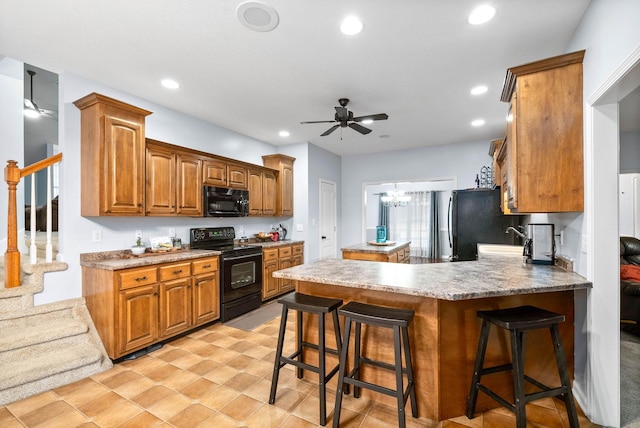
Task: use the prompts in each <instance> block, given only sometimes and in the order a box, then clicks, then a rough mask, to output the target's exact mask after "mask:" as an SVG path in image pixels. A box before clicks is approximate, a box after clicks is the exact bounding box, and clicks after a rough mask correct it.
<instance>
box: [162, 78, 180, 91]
mask: <svg viewBox="0 0 640 428" xmlns="http://www.w3.org/2000/svg"><path fill="white" fill-rule="evenodd" d="M160 83H162V86H164V87H165V88H167V89H178V88H179V87H180V84H179V83H178V82H176V81H175V80H173V79H162V82H160Z"/></svg>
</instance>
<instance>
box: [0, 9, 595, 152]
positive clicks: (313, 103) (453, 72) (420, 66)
mask: <svg viewBox="0 0 640 428" xmlns="http://www.w3.org/2000/svg"><path fill="white" fill-rule="evenodd" d="M486 2H487V3H490V4H493V5H494V6H495V7H496V8H497V14H496V17H495V18H494V19H493V20H492V21H490V22H489V23H488V24H484V25H481V26H471V25H469V24H468V23H467V21H466V19H467V15H468V14H469V12H470V11H471V10H472V9H473V8H474V7H475V6H476V5H478V4H479V1H478V0H456V1H446V0H403V1H401V2H391V1H388V0H387V1H384V0H352V1H344V0H323V1H299V0H298V1H294V0H265V3H267V4H269V5H271V6H273V7H274V8H275V10H276V11H277V13H278V15H279V25H278V26H277V28H275V29H274V30H273V31H270V32H256V31H252V30H250V29H248V28H247V27H245V26H243V25H242V24H241V23H240V22H239V21H238V19H237V17H236V8H237V6H238V5H239V4H241V3H242V0H233V1H232V0H227V1H213V0H191V1H189V2H184V1H179V0H137V1H134V2H132V1H130V0H110V1H99V0H66V1H62V2H52V1H45V0H31V1H24V0H3V2H2V4H3V10H5V11H10V13H2V14H0V55H6V56H8V57H12V58H14V59H17V60H20V61H23V62H25V63H27V64H32V65H34V66H36V67H40V68H42V69H46V70H50V71H52V72H54V73H61V72H63V71H65V72H70V73H73V74H76V75H79V76H82V77H85V78H87V79H90V80H93V81H96V82H99V83H101V84H104V85H107V86H110V87H113V88H115V89H118V90H121V91H124V92H127V93H130V94H133V95H135V96H138V97H141V98H144V99H148V100H150V101H153V102H156V103H159V104H161V105H164V106H167V107H170V108H173V109H175V110H178V111H182V112H185V113H187V114H190V115H193V116H196V117H199V118H202V119H205V120H207V121H210V122H213V123H216V124H218V125H221V126H224V127H226V128H229V129H232V130H235V131H237V132H240V133H242V134H245V135H248V136H251V137H254V138H256V139H259V140H262V141H266V142H268V143H271V144H275V145H281V144H290V143H297V142H306V141H309V142H311V143H313V144H316V145H318V146H320V147H323V148H325V149H327V150H329V151H331V152H334V153H337V154H340V155H351V154H359V153H372V152H381V151H388V150H398V149H407V148H415V147H423V146H429V145H440V144H450V143H457V142H468V141H483V140H486V141H489V140H491V139H495V138H501V137H502V136H503V135H504V132H505V115H506V111H507V105H506V104H505V103H502V102H500V101H499V98H500V92H501V89H502V83H503V79H504V76H505V73H506V69H507V68H508V67H512V66H517V65H521V64H525V63H528V62H531V61H536V60H539V59H542V58H546V57H550V56H555V55H559V54H562V53H564V52H565V49H566V47H567V44H568V42H569V40H570V38H571V36H572V34H573V32H574V30H575V28H576V26H577V24H578V22H579V21H580V19H581V18H582V15H583V13H584V11H585V9H586V7H587V6H588V4H589V0H563V1H559V0H536V1H532V0H487V1H486ZM350 14H355V15H358V16H359V17H360V18H361V19H362V20H363V21H364V30H363V32H362V33H361V34H360V35H357V36H350V37H348V36H344V35H342V34H341V33H340V32H339V30H338V26H339V23H340V21H341V19H342V18H344V17H345V16H347V15H350ZM587 55H588V52H587ZM165 77H171V78H174V79H176V80H177V81H179V82H180V84H181V88H180V89H178V90H177V91H170V90H167V89H164V88H162V87H161V86H160V85H159V81H160V80H161V79H162V78H165ZM477 84H485V85H487V86H488V87H489V91H488V93H486V94H485V95H482V96H480V97H472V96H471V95H469V90H470V89H471V88H472V87H473V86H475V85H477ZM341 97H346V98H350V99H351V102H350V104H349V109H350V110H352V111H353V113H354V115H356V116H359V115H366V114H374V113H382V112H384V113H387V114H388V115H389V119H388V120H386V121H377V122H374V123H373V124H371V125H368V127H370V128H371V129H372V130H373V132H372V133H371V134H369V135H366V136H363V135H360V134H358V133H357V132H355V131H354V130H352V129H349V128H346V129H338V130H337V131H335V132H334V133H332V134H331V135H330V136H327V137H320V134H321V133H322V132H324V131H325V130H326V129H328V128H329V127H330V126H331V124H307V125H301V124H300V122H301V121H310V120H332V119H333V115H334V112H335V111H334V108H333V107H334V106H336V105H338V98H341ZM36 102H37V99H36ZM477 118H483V119H485V120H486V125H485V126H484V127H480V128H474V127H472V126H471V125H470V123H471V121H472V120H474V119H477ZM282 129H286V130H288V131H289V132H290V133H291V135H290V136H289V137H287V138H282V137H279V136H278V132H279V131H280V130H282ZM341 131H342V132H341ZM341 138H342V139H341ZM487 147H488V145H487Z"/></svg>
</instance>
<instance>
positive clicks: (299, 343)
mask: <svg viewBox="0 0 640 428" xmlns="http://www.w3.org/2000/svg"><path fill="white" fill-rule="evenodd" d="M278 303H280V304H281V305H282V316H281V317H280V331H279V333H278V345H277V348H276V357H275V362H274V365H273V375H272V378H271V392H270V394H269V404H273V403H275V401H276V390H277V388H278V377H279V374H280V369H281V368H282V367H284V366H285V365H287V364H291V365H292V366H295V367H296V375H297V377H298V379H302V376H303V372H304V370H309V371H311V372H313V373H317V374H318V389H319V398H320V425H323V426H324V425H326V423H327V405H326V400H327V393H326V391H327V390H326V385H327V382H328V381H329V380H330V379H331V378H332V377H333V376H334V375H335V374H336V373H338V364H336V366H335V367H333V368H332V369H331V370H329V372H328V373H327V368H326V354H328V353H329V354H334V355H336V356H339V355H340V351H341V349H342V348H341V346H342V338H341V335H340V321H339V319H338V308H339V307H340V306H341V305H342V300H340V299H330V298H326V297H318V296H310V295H308V294H302V293H290V294H287V295H285V296H284V297H282V298H280V299H278ZM289 309H292V310H295V311H298V316H297V320H296V335H297V338H296V350H295V352H294V353H293V354H291V355H289V356H285V355H282V350H283V348H284V337H285V333H286V331H287V316H288V313H289ZM304 313H308V314H311V315H314V316H317V317H318V343H317V344H315V343H310V342H307V341H304V340H302V334H303V328H302V323H303V314H304ZM328 313H330V314H331V315H332V317H333V332H334V334H335V338H336V348H337V349H331V348H327V347H326V346H325V319H324V317H325V314H328ZM304 349H313V350H316V351H318V365H317V366H312V365H310V364H307V363H305V361H304ZM345 393H348V391H345Z"/></svg>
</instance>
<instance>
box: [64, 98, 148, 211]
mask: <svg viewBox="0 0 640 428" xmlns="http://www.w3.org/2000/svg"><path fill="white" fill-rule="evenodd" d="M74 105H75V106H76V107H78V109H80V112H81V113H80V163H81V178H80V183H81V184H80V185H81V191H80V213H81V215H83V216H121V215H144V168H145V167H144V162H145V159H144V156H145V152H144V129H145V117H146V116H148V115H149V114H151V112H150V111H147V110H144V109H141V108H138V107H135V106H132V105H129V104H126V103H123V102H121V101H118V100H115V99H113V98H109V97H106V96H104V95H100V94H97V93H95V92H94V93H91V94H89V95H87V96H85V97H83V98H80V99H79V100H77V101H75V102H74Z"/></svg>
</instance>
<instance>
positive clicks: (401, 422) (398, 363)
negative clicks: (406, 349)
mask: <svg viewBox="0 0 640 428" xmlns="http://www.w3.org/2000/svg"><path fill="white" fill-rule="evenodd" d="M393 350H394V353H395V357H396V358H395V372H396V401H397V407H398V426H399V427H400V428H405V427H406V426H407V421H406V417H405V414H404V387H403V385H402V383H403V382H402V347H401V346H400V327H398V326H394V327H393Z"/></svg>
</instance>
